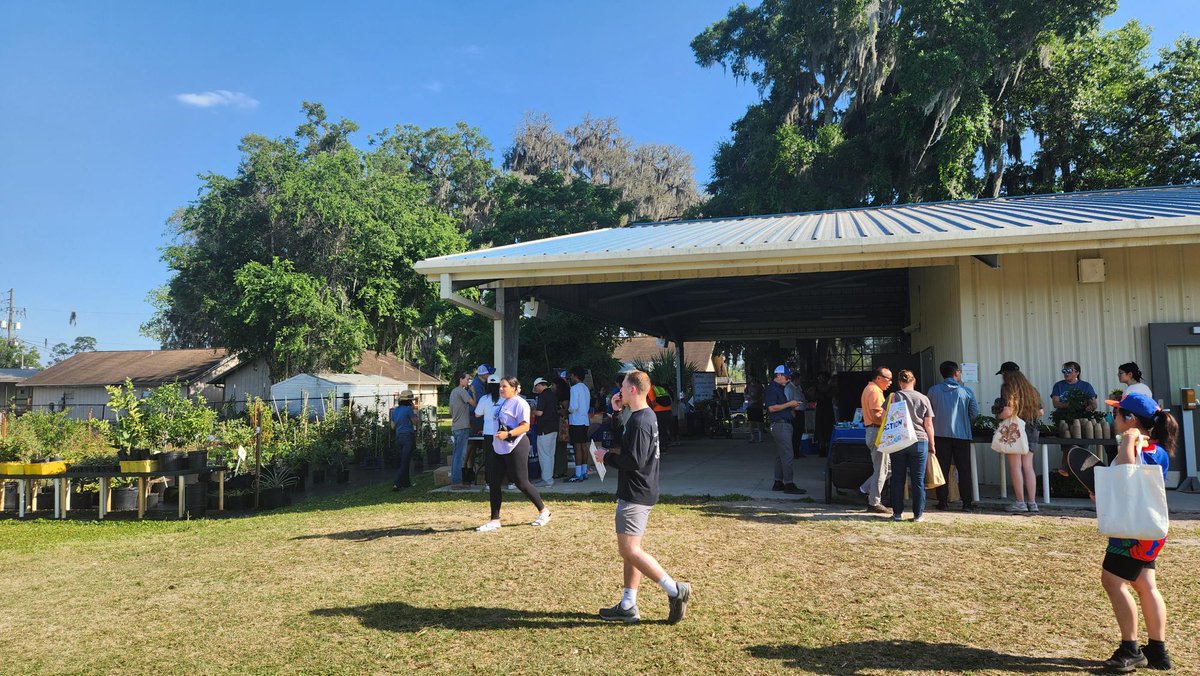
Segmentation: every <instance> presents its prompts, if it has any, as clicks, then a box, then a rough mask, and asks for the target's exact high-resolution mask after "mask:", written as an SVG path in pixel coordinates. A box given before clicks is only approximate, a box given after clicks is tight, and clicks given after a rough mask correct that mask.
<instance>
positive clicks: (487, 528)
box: [475, 521, 500, 533]
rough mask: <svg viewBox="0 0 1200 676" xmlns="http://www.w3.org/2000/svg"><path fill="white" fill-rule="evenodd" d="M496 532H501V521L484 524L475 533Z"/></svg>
mask: <svg viewBox="0 0 1200 676" xmlns="http://www.w3.org/2000/svg"><path fill="white" fill-rule="evenodd" d="M494 530H500V522H499V521H488V522H487V523H485V524H483V525H482V526H480V527H479V528H476V529H475V532H477V533H490V532H492V531H494Z"/></svg>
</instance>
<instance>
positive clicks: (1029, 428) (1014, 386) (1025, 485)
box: [996, 362, 1042, 512]
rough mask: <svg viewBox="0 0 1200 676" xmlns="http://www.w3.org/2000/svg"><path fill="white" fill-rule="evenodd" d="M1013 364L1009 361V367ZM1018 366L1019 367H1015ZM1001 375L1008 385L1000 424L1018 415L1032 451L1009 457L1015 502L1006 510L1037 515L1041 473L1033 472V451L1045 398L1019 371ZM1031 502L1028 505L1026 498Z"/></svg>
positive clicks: (1004, 387) (1002, 395)
mask: <svg viewBox="0 0 1200 676" xmlns="http://www.w3.org/2000/svg"><path fill="white" fill-rule="evenodd" d="M1009 364H1012V362H1006V363H1005V366H1008V365H1009ZM1012 366H1016V364H1012ZM1000 376H1001V377H1002V378H1003V379H1004V384H1003V385H1001V386H1000V399H999V400H998V401H999V404H1000V406H1001V407H1002V408H1001V409H1000V413H999V415H998V416H997V417H998V418H999V419H1000V422H999V423H998V424H997V425H996V427H1000V426H1001V425H1003V424H1004V422H1003V421H1005V420H1008V419H1009V418H1012V417H1013V416H1016V417H1018V418H1020V419H1021V420H1022V421H1024V422H1025V437H1026V439H1028V447H1029V449H1030V452H1027V453H1014V454H1007V455H1006V457H1007V458H1008V473H1009V474H1011V475H1012V485H1013V498H1014V501H1013V503H1012V504H1011V505H1009V506H1008V507H1005V509H1006V510H1008V511H1010V512H1036V511H1038V506H1037V474H1035V473H1034V471H1033V452H1032V449H1033V447H1034V446H1036V445H1037V443H1038V439H1039V436H1038V428H1037V424H1036V423H1035V421H1036V420H1037V419H1038V418H1039V417H1041V415H1042V395H1041V394H1038V391H1037V389H1035V388H1034V386H1033V385H1032V384H1030V382H1029V379H1028V378H1026V377H1025V375H1024V374H1023V373H1021V372H1020V371H1018V370H1016V369H1009V370H1005V369H1003V368H1002V369H1001V370H1000ZM1026 497H1028V498H1029V501H1028V502H1026V500H1025V498H1026Z"/></svg>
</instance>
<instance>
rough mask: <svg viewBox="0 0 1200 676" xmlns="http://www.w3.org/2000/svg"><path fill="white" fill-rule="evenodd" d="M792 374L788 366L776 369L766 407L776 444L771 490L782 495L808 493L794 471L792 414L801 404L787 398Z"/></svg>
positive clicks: (765, 402)
mask: <svg viewBox="0 0 1200 676" xmlns="http://www.w3.org/2000/svg"><path fill="white" fill-rule="evenodd" d="M791 375H792V370H791V369H789V368H788V367H787V366H786V365H784V364H780V365H779V366H776V367H775V375H774V377H773V378H772V379H771V384H770V385H767V391H766V394H765V395H764V397H763V404H764V405H765V406H766V407H767V417H768V419H770V421H771V439H772V440H774V441H775V483H774V484H772V486H771V490H773V491H783V492H784V493H787V494H789V495H802V494H804V493H806V492H807V491H805V490H804V489H803V488H798V487H797V486H796V481H795V477H794V476H793V470H792V459H793V457H792V420H793V411H795V410H796V409H798V408H799V407H800V402H799V401H796V399H794V398H791V397H789V396H788V392H787V389H786V388H787V386H788V377H789V376H791Z"/></svg>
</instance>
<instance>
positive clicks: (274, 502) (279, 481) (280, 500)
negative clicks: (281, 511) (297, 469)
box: [258, 463, 296, 509]
mask: <svg viewBox="0 0 1200 676" xmlns="http://www.w3.org/2000/svg"><path fill="white" fill-rule="evenodd" d="M258 481H259V489H260V491H261V493H260V495H259V507H261V508H262V509H274V508H276V507H282V506H283V505H285V504H287V502H286V501H287V495H288V491H289V490H290V489H291V488H292V486H294V485H296V475H295V474H294V473H293V472H292V470H291V468H290V467H288V466H287V465H286V464H284V463H272V464H270V465H267V466H266V467H264V468H263V470H262V473H261V474H259V477H258Z"/></svg>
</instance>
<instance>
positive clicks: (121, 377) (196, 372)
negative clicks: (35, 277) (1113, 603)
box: [22, 348, 237, 387]
mask: <svg viewBox="0 0 1200 676" xmlns="http://www.w3.org/2000/svg"><path fill="white" fill-rule="evenodd" d="M236 361H237V358H236V357H234V356H232V355H229V354H228V353H227V352H226V350H225V348H212V349H209V348H203V349H190V350H115V351H100V352H80V353H79V354H76V355H74V356H73V357H69V358H67V359H64V360H63V361H61V362H59V363H57V364H55V365H54V366H51V367H49V368H47V369H45V370H43V371H39V372H38V373H37V375H34V376H32V377H30V378H29V379H28V380H26V381H25V382H23V383H22V386H25V387H41V386H59V387H82V386H94V385H119V384H121V383H122V382H124V381H125V379H126V378H128V379H129V380H132V381H133V384H134V385H138V386H158V385H164V384H166V383H172V382H175V381H180V382H184V383H189V384H190V383H195V382H198V381H200V380H203V379H204V377H205V376H208V375H211V374H212V373H213V372H214V370H215V369H217V368H219V367H221V366H222V365H229V364H232V363H236Z"/></svg>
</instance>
